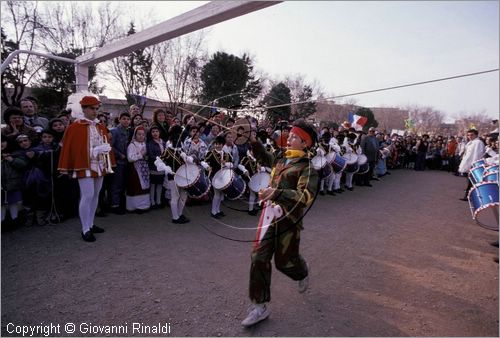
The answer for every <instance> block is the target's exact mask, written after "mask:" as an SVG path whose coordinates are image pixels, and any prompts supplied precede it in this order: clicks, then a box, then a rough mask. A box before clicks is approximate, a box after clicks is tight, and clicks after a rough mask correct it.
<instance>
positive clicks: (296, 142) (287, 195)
mask: <svg viewBox="0 0 500 338" xmlns="http://www.w3.org/2000/svg"><path fill="white" fill-rule="evenodd" d="M251 141H252V143H251V146H252V151H253V153H254V154H255V157H256V158H257V159H259V158H265V157H268V156H269V155H270V154H269V153H268V152H266V150H265V148H264V146H263V145H262V144H261V143H260V142H258V141H256V140H255V139H252V140H251ZM315 141H316V133H315V131H314V128H313V127H311V126H309V125H308V124H306V123H305V122H303V121H302V120H297V121H296V122H295V123H294V127H293V128H292V130H291V131H290V135H289V137H288V140H287V150H286V152H285V153H284V157H283V158H278V159H275V161H274V168H273V171H272V173H271V184H270V187H269V188H266V189H263V190H261V191H260V192H259V199H260V200H261V201H263V202H265V201H267V200H269V201H272V202H274V203H275V204H278V205H279V206H280V207H281V208H282V210H283V215H284V216H283V217H281V218H280V219H278V220H275V221H274V222H273V224H272V225H271V226H270V227H269V228H267V231H266V233H265V235H264V237H263V239H262V241H261V242H260V243H259V242H255V244H254V248H253V251H252V264H251V268H250V290H249V296H250V300H251V301H252V303H253V307H252V308H251V310H250V313H249V314H248V316H247V318H245V319H244V320H243V321H242V323H241V324H242V325H243V326H246V327H248V326H251V325H254V324H256V323H258V322H260V321H261V320H264V319H266V318H267V317H268V316H269V310H268V308H267V306H266V303H267V302H269V301H270V300H271V294H270V286H271V259H272V257H273V255H274V263H275V265H276V268H277V269H278V270H279V271H281V272H283V273H284V274H286V275H287V276H288V277H290V278H291V279H293V280H296V281H299V292H304V291H305V290H306V289H307V287H308V283H309V276H308V273H309V268H308V266H307V264H306V262H305V260H304V259H303V258H302V256H301V255H300V253H299V243H300V231H301V230H302V229H303V227H302V217H303V215H304V211H305V210H306V209H307V208H309V207H310V206H311V204H312V202H313V201H314V198H315V196H316V192H317V190H318V182H319V177H318V173H317V172H316V171H315V170H314V168H313V167H312V164H311V162H310V159H309V157H308V156H307V150H308V149H309V148H311V147H312V146H313V145H314V143H315Z"/></svg>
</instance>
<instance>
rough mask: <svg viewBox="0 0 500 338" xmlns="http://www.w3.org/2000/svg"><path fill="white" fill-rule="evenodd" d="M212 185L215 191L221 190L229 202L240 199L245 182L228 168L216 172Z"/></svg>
mask: <svg viewBox="0 0 500 338" xmlns="http://www.w3.org/2000/svg"><path fill="white" fill-rule="evenodd" d="M212 185H213V186H214V188H215V189H218V190H221V191H222V192H223V193H224V194H225V195H226V196H227V198H229V199H230V200H235V199H238V198H240V197H241V195H243V193H244V192H245V189H246V186H247V184H246V183H245V181H244V180H243V179H242V178H241V177H240V176H239V175H237V174H236V173H235V172H234V170H232V169H229V168H222V169H221V170H219V171H218V172H216V173H215V175H214V177H213V179H212Z"/></svg>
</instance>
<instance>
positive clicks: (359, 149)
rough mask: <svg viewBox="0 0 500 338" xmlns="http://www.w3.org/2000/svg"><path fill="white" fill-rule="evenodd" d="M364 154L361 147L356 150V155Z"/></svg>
mask: <svg viewBox="0 0 500 338" xmlns="http://www.w3.org/2000/svg"><path fill="white" fill-rule="evenodd" d="M362 153H363V151H362V150H361V147H358V149H356V154H358V155H361V154H362Z"/></svg>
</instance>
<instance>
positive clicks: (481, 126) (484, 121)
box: [455, 110, 494, 135]
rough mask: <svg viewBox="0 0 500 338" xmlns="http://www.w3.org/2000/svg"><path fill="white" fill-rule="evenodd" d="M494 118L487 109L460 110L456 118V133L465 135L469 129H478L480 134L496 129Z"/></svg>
mask: <svg viewBox="0 0 500 338" xmlns="http://www.w3.org/2000/svg"><path fill="white" fill-rule="evenodd" d="M492 120H493V119H492V118H491V116H489V115H488V114H487V112H486V111H485V110H482V111H479V112H465V111H463V112H460V113H458V114H457V116H456V118H455V128H456V131H455V132H456V134H461V135H465V134H466V131H467V130H468V129H472V128H473V129H476V130H477V131H478V132H479V134H480V135H483V134H487V133H489V132H491V130H492V129H494V128H493V127H492V126H493V125H492V123H491V121H492Z"/></svg>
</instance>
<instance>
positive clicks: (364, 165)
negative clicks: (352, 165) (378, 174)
mask: <svg viewBox="0 0 500 338" xmlns="http://www.w3.org/2000/svg"><path fill="white" fill-rule="evenodd" d="M358 165H359V170H358V172H357V174H360V175H362V174H366V173H367V172H368V171H369V170H370V164H369V163H368V157H366V155H365V154H359V155H358Z"/></svg>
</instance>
